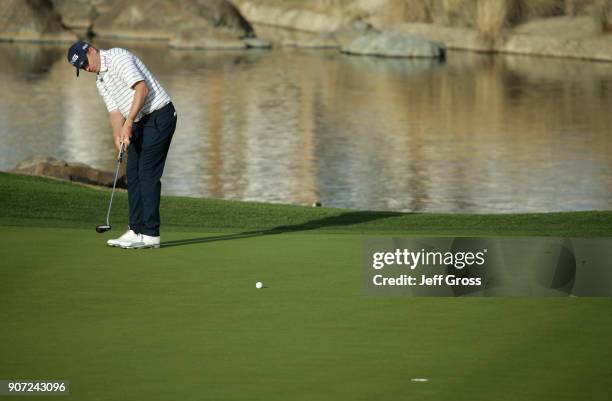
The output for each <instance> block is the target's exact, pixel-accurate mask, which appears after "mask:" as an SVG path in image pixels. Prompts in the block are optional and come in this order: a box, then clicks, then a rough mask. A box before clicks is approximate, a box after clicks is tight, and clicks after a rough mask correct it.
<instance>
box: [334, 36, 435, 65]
mask: <svg viewBox="0 0 612 401" xmlns="http://www.w3.org/2000/svg"><path fill="white" fill-rule="evenodd" d="M341 50H342V52H344V53H348V54H357V55H363V56H378V57H409V58H413V57H418V58H435V59H443V58H444V56H445V52H446V50H445V47H444V46H443V45H440V44H437V43H434V42H432V41H429V40H427V39H425V38H424V37H422V36H418V35H410V34H403V33H398V32H382V33H370V34H366V35H363V36H360V37H358V38H357V39H355V40H353V41H352V42H350V43H349V44H348V45H347V46H343V47H342V49H341Z"/></svg>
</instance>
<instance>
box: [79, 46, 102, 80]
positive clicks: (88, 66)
mask: <svg viewBox="0 0 612 401" xmlns="http://www.w3.org/2000/svg"><path fill="white" fill-rule="evenodd" d="M82 68H83V69H84V70H85V71H87V72H92V73H94V74H97V73H99V72H100V53H98V52H97V51H96V50H95V49H94V48H92V47H89V48H88V49H87V61H85V64H83V67H82Z"/></svg>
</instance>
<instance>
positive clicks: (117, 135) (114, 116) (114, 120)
mask: <svg viewBox="0 0 612 401" xmlns="http://www.w3.org/2000/svg"><path fill="white" fill-rule="evenodd" d="M109 116H110V123H111V127H112V128H113V139H114V141H115V147H116V148H117V150H119V148H120V147H121V129H122V128H123V123H125V118H123V116H122V115H121V113H120V112H119V110H118V109H115V110H112V111H111V112H110V114H109Z"/></svg>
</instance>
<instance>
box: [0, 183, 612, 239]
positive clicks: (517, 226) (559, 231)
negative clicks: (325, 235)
mask: <svg viewBox="0 0 612 401" xmlns="http://www.w3.org/2000/svg"><path fill="white" fill-rule="evenodd" d="M109 195H110V190H108V189H95V188H90V187H86V186H83V185H79V184H73V183H70V182H65V181H59V180H54V179H49V178H42V177H33V176H26V175H17V174H8V173H0V202H1V203H2V209H0V225H5V226H29V227H69V228H88V229H91V230H93V228H94V227H95V226H96V225H98V224H102V223H103V220H104V217H105V214H106V207H107V205H108V198H109ZM126 215H127V194H126V193H125V192H124V191H120V192H118V193H117V194H116V198H115V201H114V203H113V213H112V216H111V223H112V224H113V226H114V227H121V228H123V227H126V226H127V218H126ZM161 215H162V223H163V226H162V231H163V230H171V231H202V232H227V231H232V232H237V231H244V232H248V231H257V230H265V231H268V232H274V233H280V232H298V231H302V232H315V231H332V232H345V233H402V234H415V235H522V236H531V235H533V236H574V237H585V236H587V237H588V236H609V235H612V211H601V212H571V213H538V214H493V215H475V214H435V213H394V212H376V211H355V210H347V209H331V208H311V207H302V206H293V205H273V204H265V203H254V202H238V201H225V200H218V199H196V198H185V197H173V196H164V197H163V198H162V205H161Z"/></svg>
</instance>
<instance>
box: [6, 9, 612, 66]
mask: <svg viewBox="0 0 612 401" xmlns="http://www.w3.org/2000/svg"><path fill="white" fill-rule="evenodd" d="M487 1H489V0H479V3H478V4H480V3H486V2H487ZM594 1H599V2H601V1H603V0H591V2H594ZM395 3H397V1H395V2H394V0H344V1H340V0H335V1H334V0H327V1H323V0H320V1H309V2H298V1H293V0H286V1H281V0H235V1H233V2H230V1H227V0H206V1H200V0H183V1H181V2H169V1H164V0H148V1H147V0H131V1H128V0H29V1H27V2H24V1H22V0H5V1H3V2H1V3H0V41H27V42H62V43H64V42H72V41H75V40H76V39H77V38H78V37H81V38H82V37H85V36H90V37H91V36H94V37H97V38H113V39H136V40H147V41H151V40H157V41H164V42H166V43H167V44H168V46H169V47H172V48H175V49H185V50H197V49H201V50H213V49H214V50H219V49H249V48H269V47H271V46H272V43H274V44H275V45H280V46H296V47H308V48H336V49H339V50H341V51H343V52H345V53H349V54H357V55H365V56H377V57H431V58H442V57H443V53H444V50H445V49H447V48H448V49H457V50H468V51H476V52H489V53H509V54H526V55H536V56H549V57H567V58H578V59H588V60H598V61H612V34H605V32H604V33H602V31H601V27H598V26H596V25H597V23H596V21H595V20H594V19H593V18H592V17H589V16H584V15H575V16H570V15H554V16H551V17H547V18H532V19H530V20H527V21H525V22H524V23H519V24H516V25H515V26H512V27H508V28H504V29H503V30H501V31H500V32H498V33H497V34H496V35H495V36H490V35H489V36H487V35H484V34H483V31H482V29H481V30H478V29H476V27H474V26H471V27H470V26H451V25H449V24H444V23H442V22H440V21H435V19H436V18H438V17H436V18H434V17H431V16H430V17H428V18H430V19H433V21H430V22H406V21H404V20H402V18H401V16H400V17H397V16H394V15H391V16H389V15H388V14H389V10H391V12H392V14H393V13H398V12H399V11H401V10H402V9H401V8H398V6H397V4H396V5H395V6H393V4H395ZM434 3H435V2H434ZM566 3H567V2H566ZM608 3H612V2H608ZM432 4H433V3H432ZM564 4H565V3H564ZM393 7H395V8H393ZM404 7H405V6H404ZM385 10H386V11H385ZM398 10H399V11H398ZM430 11H431V10H430ZM385 12H386V14H385ZM404 12H405V10H404ZM412 12H415V11H414V10H412ZM411 18H413V19H418V18H417V17H415V16H412V17H411ZM422 18H425V17H422ZM440 18H441V17H439V18H438V19H440ZM425 19H426V18H425ZM477 22H478V21H477ZM258 25H263V26H271V27H276V28H282V29H287V30H293V31H301V32H305V33H310V35H304V36H303V37H302V38H300V39H292V40H285V41H282V40H278V38H276V37H270V38H268V37H266V38H263V39H262V38H261V37H258V36H257V34H256V31H257V29H256V28H254V26H255V27H256V26H258Z"/></svg>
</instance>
